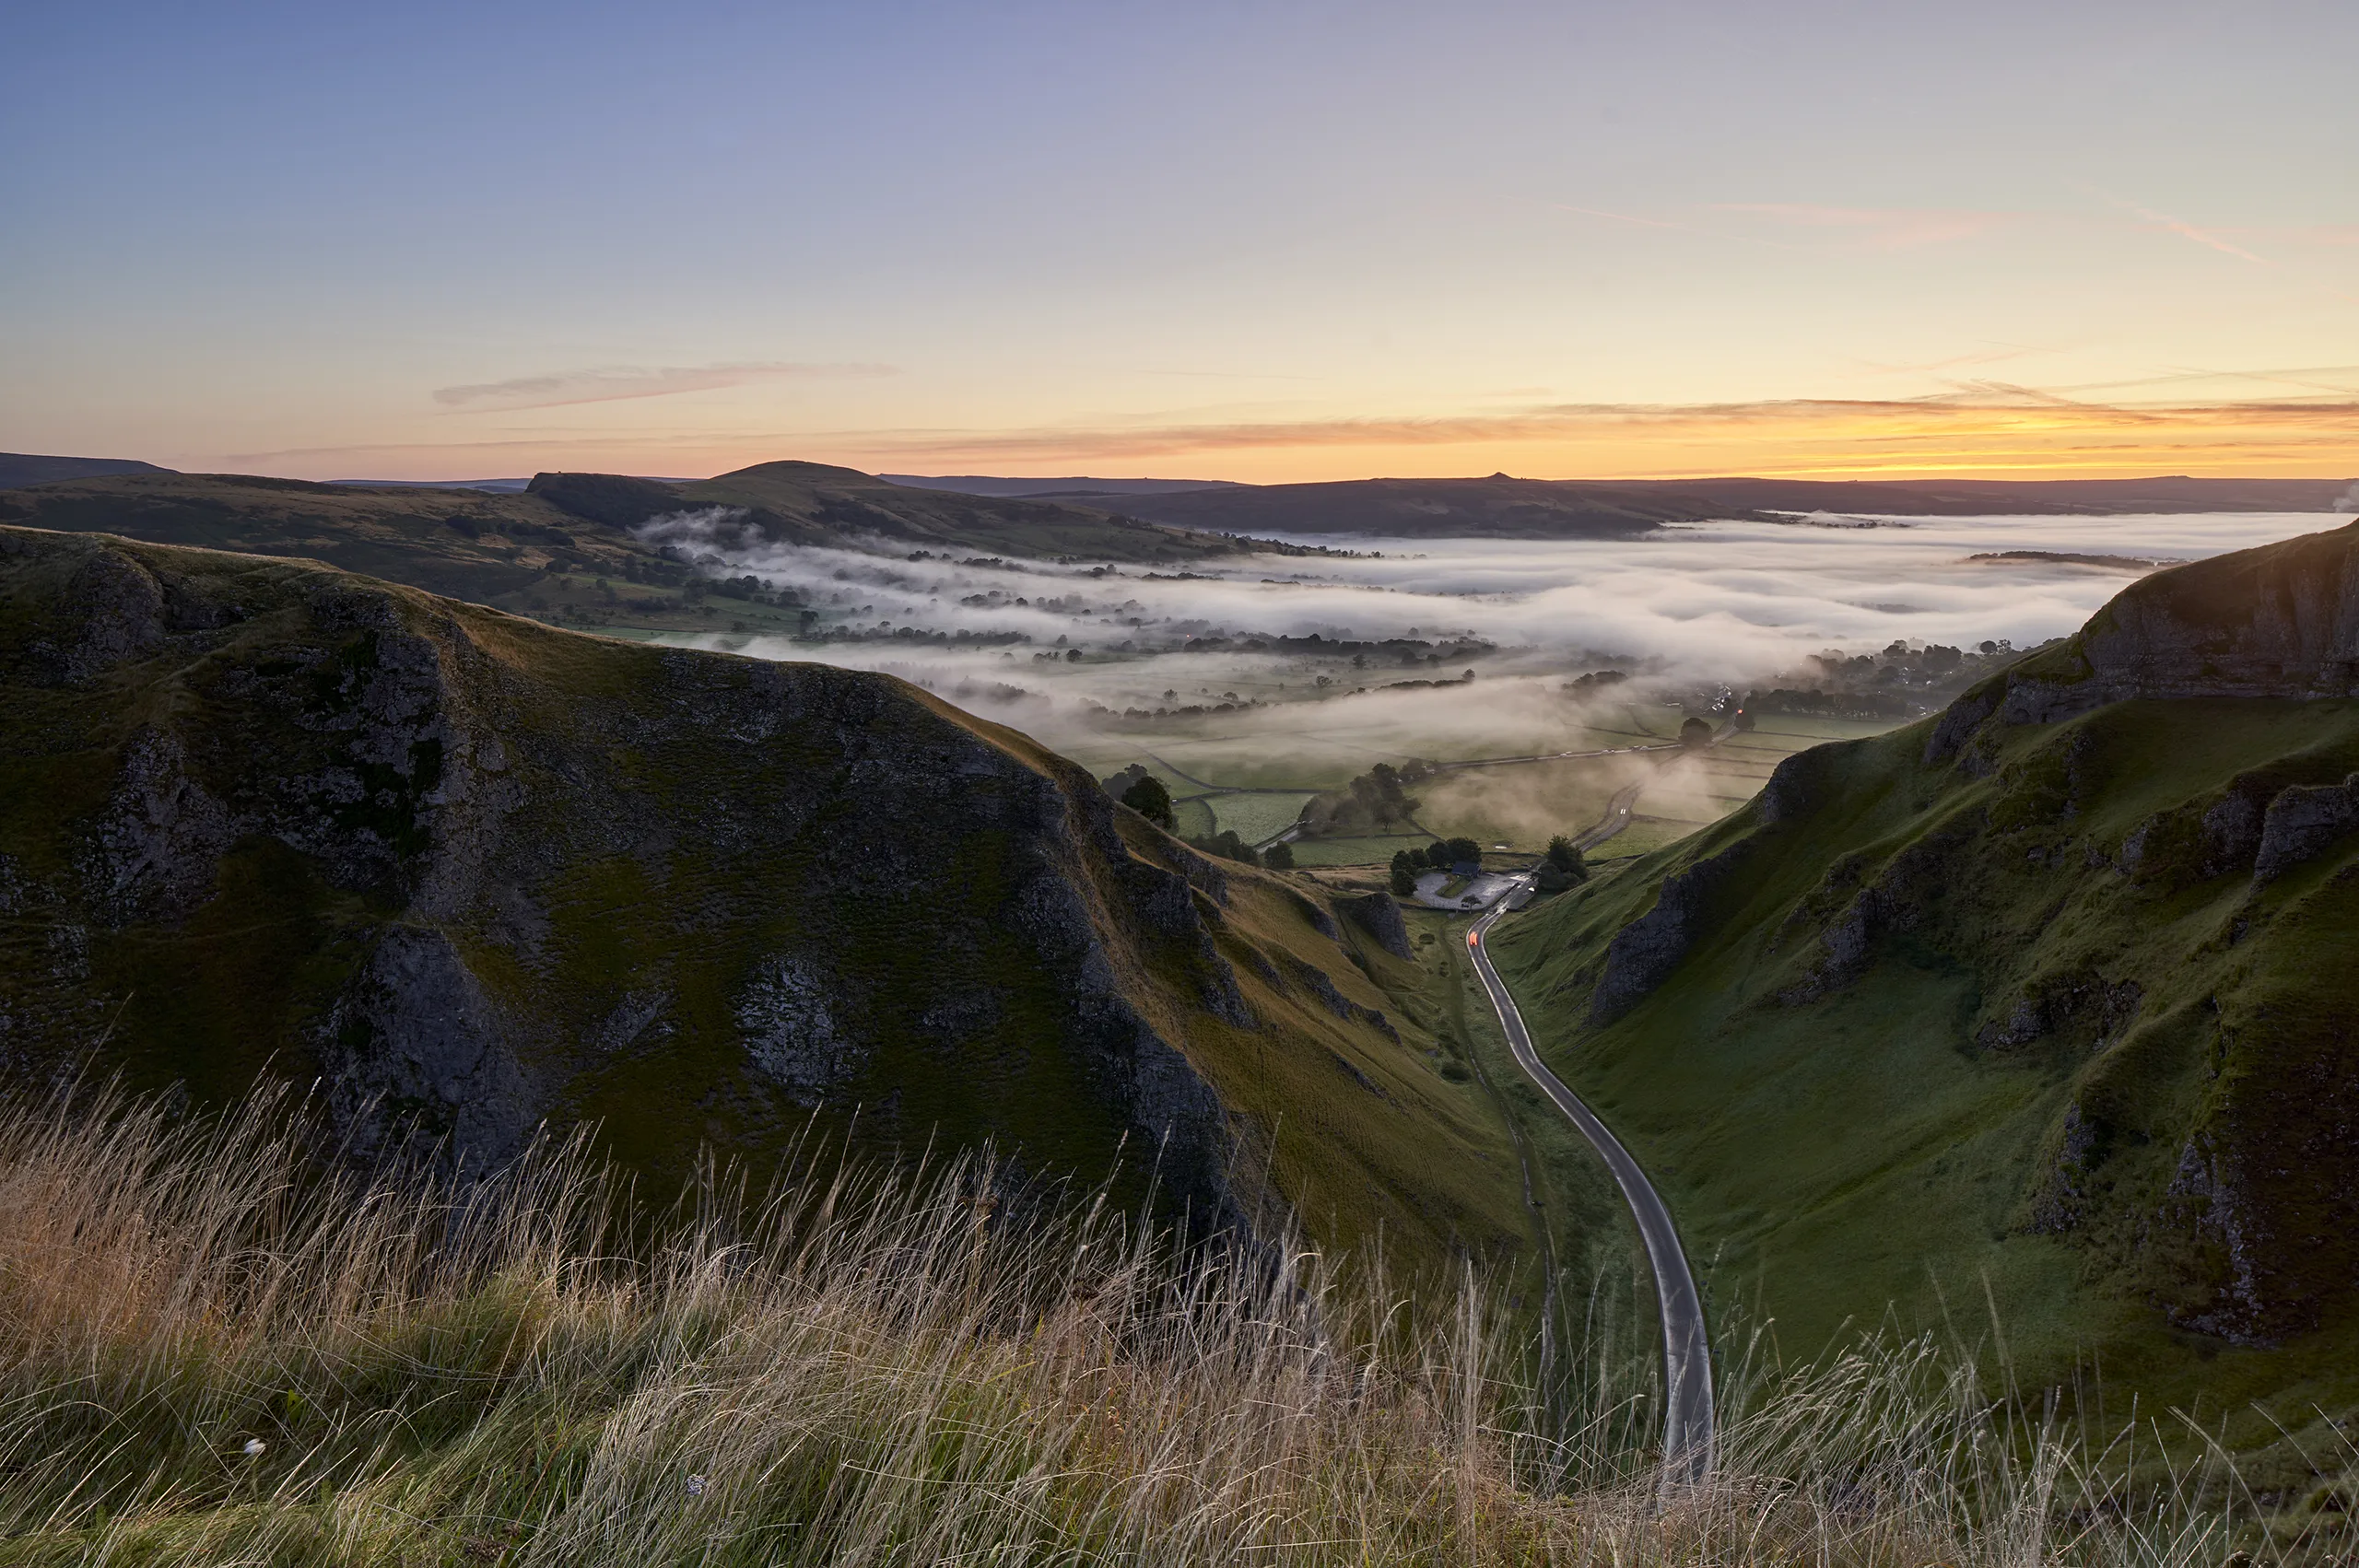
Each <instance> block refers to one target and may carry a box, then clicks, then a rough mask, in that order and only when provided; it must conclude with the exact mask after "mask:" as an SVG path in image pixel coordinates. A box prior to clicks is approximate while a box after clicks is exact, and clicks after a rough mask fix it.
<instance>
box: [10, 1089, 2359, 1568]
mask: <svg viewBox="0 0 2359 1568" xmlns="http://www.w3.org/2000/svg"><path fill="white" fill-rule="evenodd" d="M274 1110H275V1107H273V1106H267V1105H265V1106H260V1107H256V1106H247V1107H243V1108H242V1109H241V1113H240V1114H237V1115H235V1116H232V1117H226V1118H223V1119H221V1120H215V1119H213V1118H208V1117H190V1116H187V1115H185V1114H176V1113H175V1112H173V1111H172V1110H170V1109H169V1108H166V1107H160V1106H156V1105H154V1104H152V1103H151V1104H141V1105H129V1106H126V1105H124V1104H123V1103H122V1102H121V1101H120V1100H119V1099H117V1100H113V1101H111V1102H107V1101H100V1103H96V1104H93V1103H92V1102H91V1099H90V1098H89V1097H88V1096H85V1097H84V1098H83V1099H82V1100H81V1101H80V1102H79V1103H74V1102H71V1101H68V1102H65V1103H59V1102H56V1101H44V1100H41V1099H37V1098H27V1097H18V1096H14V1095H0V1454H5V1455H6V1456H7V1461H6V1462H7V1469H6V1480H7V1484H6V1486H0V1559H5V1560H6V1562H10V1563H12V1564H18V1563H21V1564H27V1565H48V1564H59V1565H64V1564H87V1563H124V1564H131V1563H136V1564H159V1565H160V1564H176V1565H177V1564H199V1563H202V1564H208V1565H209V1564H217V1563H229V1562H236V1563H269V1564H273V1565H281V1564H283V1565H286V1568H313V1565H318V1568H327V1565H329V1564H334V1565H336V1568H377V1565H383V1568H446V1565H447V1568H464V1565H469V1564H511V1565H519V1568H521V1565H525V1564H560V1563H561V1564H566V1565H569V1568H606V1565H614V1568H624V1565H628V1568H657V1565H663V1568H673V1565H677V1568H691V1565H696V1568H713V1565H731V1568H737V1565H743V1568H753V1565H755V1564H764V1565H786V1564H813V1565H816V1564H839V1563H847V1562H861V1563H895V1564H898V1563H910V1564H916V1563H937V1562H992V1563H1018V1562H1021V1563H1055V1564H1075V1565H1079V1564H1101V1563H1102V1564H1115V1563H1121V1564H1133V1565H1141V1568H1147V1565H1153V1568H1163V1565H1169V1568H1181V1565H1187V1568H1194V1565H1197V1564H1202V1563H1209V1562H1269V1563H1276V1564H1284V1565H1286V1568H1312V1565H1320V1568H1325V1565H1330V1564H1332V1565H1334V1568H1370V1565H1371V1564H1393V1563H1421V1564H1422V1563H1435V1564H1441V1563H1449V1564H1521V1563H1532V1562H1549V1563H1563V1564H1579V1565H1582V1568H1590V1565H1594V1568H1608V1565H1612V1568H1690V1565H1704V1564H1720V1563H1730V1564H1737V1563H1745V1564H1750V1563H1761V1564H1765V1565H1766V1564H1788V1563H1797V1562H1802V1563H1825V1564H1840V1565H1846V1568H1848V1565H1852V1564H1857V1565H1859V1568H1917V1565H1919V1564H1928V1563H1945V1564H1951V1565H1953V1568H2023V1565H2024V1564H2025V1563H2026V1562H2037V1563H2057V1564H2071V1565H2073V1568H2216V1565H2217V1564H2219V1563H2220V1562H2222V1561H2224V1560H2227V1561H2236V1558H2231V1557H2230V1556H2229V1552H2230V1550H2232V1549H2234V1548H2236V1547H2239V1546H2243V1547H2248V1548H2250V1547H2258V1548H2262V1549H2264V1550H2266V1549H2267V1548H2269V1547H2270V1546H2272V1545H2274V1546H2277V1547H2279V1548H2280V1549H2281V1550H2282V1552H2283V1556H2282V1557H2281V1555H2280V1552H2279V1551H2270V1552H2269V1553H2268V1557H2267V1560H2268V1561H2272V1562H2274V1561H2289V1562H2303V1561H2316V1562H2333V1561H2338V1560H2339V1558H2338V1557H2337V1556H2336V1553H2337V1551H2338V1550H2339V1549H2343V1548H2347V1543H2348V1540H2349V1536H2348V1534H2347V1533H2346V1532H2342V1531H2340V1530H2338V1529H2335V1528H2333V1524H2334V1523H2335V1521H2332V1520H2329V1521H2326V1522H2325V1523H2323V1524H2322V1525H2321V1526H2320V1527H2318V1528H2316V1529H2314V1530H2312V1531H2310V1532H2308V1533H2306V1535H2299V1536H2294V1537H2293V1538H2291V1539H2281V1540H2279V1541H2275V1542H2271V1541H2270V1540H2269V1539H2267V1538H2266V1537H2265V1536H2264V1535H2263V1533H2262V1532H2261V1531H2260V1530H2259V1529H2257V1528H2255V1527H2254V1521H2253V1519H2252V1511H2251V1510H2250V1508H2249V1506H2248V1505H2247V1504H2246V1502H2245V1500H2244V1499H2243V1498H2242V1497H2240V1496H2238V1495H2236V1493H2235V1492H2234V1491H2233V1490H2232V1489H2229V1490H2226V1491H2225V1492H2224V1495H2223V1496H2222V1497H2221V1499H2220V1505H2218V1506H2216V1507H2215V1506H2214V1505H2212V1504H2209V1503H2207V1502H2206V1501H2203V1489H2202V1487H2201V1484H2200V1483H2201V1480H2203V1479H2204V1478H2203V1477H2202V1476H2201V1475H2198V1474H2189V1475H2186V1476H2184V1477H2181V1478H2165V1482H2166V1484H2165V1485H2163V1486H2161V1487H2159V1488H2157V1489H2155V1490H2154V1491H2153V1492H2141V1493H2136V1494H2129V1493H2124V1492H2121V1491H2120V1490H2118V1487H2117V1486H2116V1485H2115V1484H2114V1483H2113V1482H2112V1481H2111V1480H2110V1478H2108V1477H2107V1475H2106V1474H2105V1470H2106V1468H2107V1467H2106V1466H2105V1465H2104V1464H2103V1463H2102V1462H2095V1463H2093V1462H2092V1460H2093V1457H2094V1456H2093V1455H2092V1454H2091V1453H2090V1452H2089V1451H2088V1450H2086V1449H2083V1448H2081V1447H2079V1446H2077V1445H2073V1444H2071V1443H2070V1442H2064V1441H2059V1439H2058V1436H2057V1434H2055V1433H2033V1432H2031V1431H2028V1430H2026V1429H2025V1427H2023V1426H2021V1425H2019V1424H2015V1423H2013V1422H2011V1421H2010V1420H2009V1418H2008V1415H2007V1412H2006V1411H2005V1410H2003V1409H2001V1410H1994V1409H1993V1408H1992V1407H1991V1406H1990V1404H1989V1401H1987V1400H1985V1399H1983V1398H1978V1396H1977V1394H1976V1391H1975V1379H1974V1377H1973V1375H1972V1371H1971V1368H1970V1367H1967V1366H1965V1365H1962V1364H1960V1363H1955V1362H1954V1361H1950V1360H1948V1359H1946V1358H1944V1357H1942V1356H1941V1355H1940V1354H1938V1353H1937V1352H1933V1351H1932V1350H1931V1348H1930V1347H1927V1346H1924V1345H1895V1344H1887V1345H1884V1346H1881V1347H1877V1348H1876V1349H1874V1350H1872V1351H1871V1352H1868V1353H1866V1354H1863V1355H1860V1356H1855V1357H1851V1358H1848V1359H1846V1360H1844V1361H1841V1362H1838V1363H1834V1364H1832V1365H1829V1366H1827V1367H1825V1368H1817V1369H1811V1370H1809V1371H1792V1372H1787V1373H1784V1374H1782V1375H1778V1376H1776V1377H1774V1378H1769V1377H1759V1376H1755V1377H1753V1378H1750V1379H1743V1380H1740V1381H1739V1382H1738V1383H1737V1384H1736V1385H1735V1386H1733V1387H1731V1389H1730V1393H1731V1395H1732V1396H1734V1397H1733V1398H1730V1399H1729V1400H1728V1401H1727V1402H1726V1403H1725V1404H1724V1405H1723V1407H1722V1409H1723V1410H1724V1412H1725V1413H1726V1417H1727V1420H1726V1422H1725V1424H1724V1426H1723V1428H1722V1433H1721V1439H1720V1445H1719V1469H1718V1470H1717V1473H1716V1474H1715V1475H1714V1477H1713V1478H1712V1480H1711V1481H1710V1483H1709V1484H1708V1485H1705V1486H1702V1487H1698V1488H1695V1489H1692V1490H1687V1491H1683V1492H1680V1493H1678V1494H1676V1495H1674V1496H1672V1497H1671V1498H1669V1499H1667V1500H1664V1501H1661V1502H1659V1501H1658V1498H1657V1495H1656V1479H1655V1478H1656V1474H1657V1469H1656V1461H1657V1458H1658V1456H1657V1455H1656V1454H1654V1453H1653V1452H1652V1450H1651V1429H1650V1427H1649V1425H1648V1424H1647V1423H1646V1422H1643V1421H1633V1420H1631V1419H1630V1417H1631V1414H1632V1412H1633V1409H1634V1405H1642V1401H1633V1400H1632V1399H1631V1398H1629V1397H1628V1396H1629V1394H1630V1392H1631V1379H1630V1376H1629V1374H1630V1372H1631V1371H1632V1369H1633V1363H1634V1362H1637V1363H1642V1362H1643V1361H1644V1360H1645V1359H1646V1358H1645V1356H1644V1352H1643V1351H1641V1352H1638V1354H1637V1355H1635V1356H1633V1355H1629V1354H1626V1353H1617V1349H1618V1347H1614V1346H1609V1345H1606V1344H1603V1343H1600V1342H1597V1341H1594V1340H1590V1341H1586V1342H1582V1343H1580V1344H1579V1345H1578V1346H1577V1350H1578V1352H1579V1354H1580V1357H1581V1372H1582V1374H1583V1375H1581V1376H1580V1377H1579V1378H1575V1379H1571V1380H1568V1381H1567V1384H1566V1385H1565V1386H1564V1387H1563V1388H1562V1389H1561V1391H1560V1394H1559V1397H1558V1398H1555V1399H1550V1398H1545V1397H1543V1394H1542V1393H1541V1391H1540V1390H1539V1389H1537V1388H1535V1387H1533V1385H1532V1382H1531V1381H1530V1379H1529V1371H1530V1368H1531V1364H1532V1363H1531V1362H1530V1360H1529V1359H1528V1357H1527V1355H1526V1354H1525V1352H1527V1350H1528V1349H1529V1346H1528V1344H1527V1342H1526V1341H1525V1340H1522V1339H1521V1338H1520V1337H1519V1336H1518V1335H1517V1334H1516V1333H1515V1332H1514V1331H1513V1330H1511V1329H1506V1326H1505V1325H1504V1324H1503V1322H1502V1320H1501V1316H1500V1314H1499V1312H1498V1310H1497V1308H1498V1306H1499V1305H1500V1304H1499V1303H1498V1302H1497V1300H1496V1297H1495V1296H1491V1295H1487V1294H1485V1293H1483V1292H1482V1291H1481V1290H1480V1289H1479V1288H1478V1289H1477V1290H1474V1291H1472V1292H1469V1291H1467V1290H1465V1289H1464V1286H1463V1282H1462V1281H1459V1282H1457V1284H1456V1287H1455V1288H1452V1289H1447V1290H1444V1291H1442V1292H1440V1293H1436V1294H1434V1295H1431V1296H1427V1297H1426V1298H1424V1299H1422V1300H1420V1299H1415V1298H1412V1297H1409V1296H1407V1295H1404V1294H1403V1293H1401V1292H1400V1291H1399V1290H1398V1288H1397V1287H1395V1286H1392V1285H1391V1284H1389V1282H1388V1281H1386V1280H1384V1279H1383V1278H1381V1277H1380V1276H1379V1274H1378V1273H1377V1272H1376V1271H1374V1270H1365V1269H1349V1268H1345V1269H1338V1268H1337V1267H1335V1266H1334V1265H1333V1262H1332V1260H1330V1259H1323V1258H1320V1257H1319V1256H1318V1255H1317V1254H1315V1253H1290V1254H1289V1256H1288V1257H1287V1258H1286V1260H1285V1267H1284V1268H1283V1269H1274V1270H1273V1269H1271V1268H1268V1267H1265V1266H1263V1264H1262V1261H1261V1260H1259V1259H1254V1258H1250V1257H1244V1256H1240V1255H1237V1254H1230V1255H1226V1256H1219V1255H1215V1256H1209V1257H1208V1256H1205V1255H1203V1254H1202V1253H1197V1254H1194V1255H1191V1256H1187V1257H1185V1258H1182V1257H1176V1256H1175V1255H1174V1253H1173V1251H1172V1249H1170V1248H1169V1247H1168V1246H1163V1245H1160V1244H1159V1243H1158V1240H1157V1238H1156V1237H1154V1236H1152V1235H1142V1233H1141V1231H1140V1230H1139V1229H1138V1228H1136V1227H1134V1226H1133V1225H1131V1224H1130V1223H1128V1220H1129V1216H1127V1215H1125V1214H1123V1213H1121V1211H1119V1210H1116V1209H1113V1208H1110V1207H1108V1206H1103V1205H1090V1204H1087V1202H1086V1199H1087V1196H1088V1195H1087V1194H1086V1193H1075V1194H1073V1195H1071V1196H1072V1197H1073V1199H1075V1201H1074V1202H1072V1203H1071V1204H1069V1205H1059V1206H1054V1207H1042V1206H1039V1205H1031V1204H1007V1203H1002V1202H994V1201H993V1199H994V1196H995V1195H997V1194H1000V1193H1002V1192H1003V1191H1004V1190H1005V1186H1006V1183H1005V1173H1004V1172H1003V1171H1000V1170H995V1169H993V1168H992V1167H990V1166H988V1165H985V1164H980V1163H979V1162H976V1161H973V1160H969V1159H951V1160H945V1161H938V1162H936V1164H934V1165H933V1167H931V1168H930V1169H929V1170H928V1171H926V1172H925V1173H923V1175H922V1176H911V1175H910V1174H909V1173H906V1172H905V1173H901V1174H900V1175H899V1176H880V1175H879V1173H878V1172H877V1171H876V1170H875V1169H874V1167H863V1165H862V1164H859V1163H855V1164H853V1165H852V1167H851V1169H850V1170H849V1171H838V1172H835V1173H832V1175H831V1174H830V1173H827V1172H826V1171H820V1172H816V1173H815V1172H813V1171H811V1170H810V1169H809V1168H807V1166H806V1167H803V1168H795V1169H791V1170H790V1171H789V1173H788V1175H787V1178H786V1179H785V1180H784V1181H783V1182H782V1183H780V1187H779V1188H778V1189H777V1190H776V1192H775V1195H774V1198H773V1199H772V1200H771V1201H769V1202H768V1203H766V1204H763V1205H761V1206H760V1207H759V1208H758V1209H757V1210H756V1211H753V1212H750V1213H749V1212H746V1211H745V1206H744V1205H742V1204H740V1203H738V1202H736V1201H734V1199H733V1195H732V1194H731V1193H729V1192H728V1191H727V1190H725V1189H722V1190H715V1189H714V1188H711V1187H706V1188H701V1189H699V1191H698V1193H697V1194H696V1195H695V1198H696V1201H695V1202H693V1203H691V1204H689V1205H687V1206H685V1207H683V1208H682V1209H680V1210H678V1211H673V1212H670V1213H654V1214H651V1213H648V1212H646V1211H644V1210H634V1209H633V1207H632V1206H631V1205H630V1204H629V1203H628V1199H627V1198H625V1197H623V1196H622V1195H619V1194H617V1192H616V1183H615V1176H616V1173H614V1172H613V1171H611V1170H610V1169H604V1168H602V1167H600V1166H599V1165H598V1164H595V1163H594V1162H589V1161H584V1160H582V1159H581V1158H580V1157H579V1155H578V1152H575V1151H571V1150H565V1149H557V1150H546V1149H545V1150H542V1151H538V1152H536V1153H535V1154H534V1156H531V1157H528V1158H527V1159H525V1160H523V1161H522V1162H520V1164H518V1165H517V1166H515V1167H513V1168H511V1169H510V1170H508V1171H505V1172H503V1173H501V1174H500V1176H499V1177H497V1178H495V1179H493V1180H491V1181H488V1182H485V1183H480V1184H475V1185H471V1186H466V1187H458V1186H454V1185H451V1184H447V1183H437V1182H433V1181H428V1180H421V1179H418V1178H417V1175H416V1174H415V1173H412V1174H411V1175H410V1176H409V1178H408V1179H404V1178H403V1176H401V1175H399V1174H393V1175H390V1176H386V1177H381V1178H380V1179H379V1180H378V1181H376V1182H374V1183H370V1184H365V1185H364V1184H363V1183H362V1182H360V1181H358V1180H351V1179H347V1180H342V1181H323V1180H321V1179H320V1176H319V1173H318V1171H317V1168H316V1166H315V1165H313V1164H312V1163H311V1161H310V1160H309V1159H307V1157H306V1156H307V1153H308V1149H307V1146H306V1145H307V1140H306V1139H305V1138H304V1137H303V1136H302V1132H303V1130H304V1129H301V1128H300V1126H299V1124H298V1125H297V1126H294V1127H290V1126H289V1125H288V1118H286V1117H283V1116H281V1115H276V1114H274ZM721 1216H727V1220H726V1222H725V1223H724V1222H723V1221H722V1219H721V1218H720V1217H721ZM1503 1330H1505V1331H1503ZM2213 1479H2216V1472H2215V1475H2214V1478H2213ZM2170 1480H2184V1481H2186V1482H2189V1483H2196V1484H2186V1485H2171V1484H2167V1482H2168V1481H2170ZM2212 1490H2214V1491H2220V1490H2221V1489H2218V1488H2216V1487H2215V1488H2213V1489H2212ZM1666 1504H1667V1505H1666ZM2241 1555H2249V1553H2246V1554H2241Z"/></svg>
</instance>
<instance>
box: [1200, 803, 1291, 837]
mask: <svg viewBox="0 0 2359 1568" xmlns="http://www.w3.org/2000/svg"><path fill="white" fill-rule="evenodd" d="M1309 799H1310V797H1309V795H1308V794H1301V795H1213V796H1209V797H1207V798H1206V800H1205V802H1204V803H1205V804H1206V805H1208V806H1210V807H1211V808H1212V813H1213V820H1214V821H1215V823H1216V824H1218V825H1220V826H1221V827H1224V828H1228V829H1232V830H1234V831H1235V833H1236V834H1237V836H1238V837H1239V838H1242V839H1244V840H1245V841H1246V842H1247V843H1248V844H1259V843H1260V842H1262V840H1263V839H1264V838H1273V837H1276V836H1277V835H1279V834H1281V833H1284V832H1285V830H1286V829H1287V828H1288V827H1289V826H1291V825H1293V823H1294V821H1295V819H1296V818H1297V817H1299V816H1300V815H1301V814H1302V806H1303V802H1306V801H1308V800H1309Z"/></svg>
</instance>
